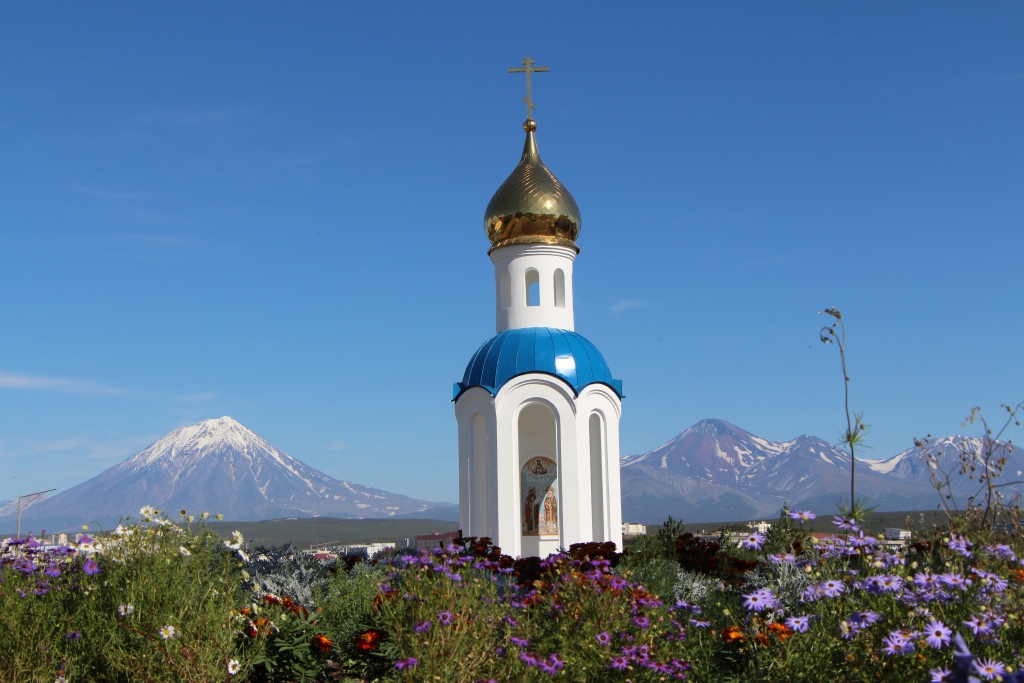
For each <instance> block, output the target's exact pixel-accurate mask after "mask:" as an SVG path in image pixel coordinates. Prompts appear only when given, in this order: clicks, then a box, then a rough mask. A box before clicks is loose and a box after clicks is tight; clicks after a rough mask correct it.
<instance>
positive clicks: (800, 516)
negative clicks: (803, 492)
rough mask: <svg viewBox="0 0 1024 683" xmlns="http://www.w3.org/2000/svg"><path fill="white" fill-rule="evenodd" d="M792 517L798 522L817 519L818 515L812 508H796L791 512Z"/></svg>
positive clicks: (790, 516)
mask: <svg viewBox="0 0 1024 683" xmlns="http://www.w3.org/2000/svg"><path fill="white" fill-rule="evenodd" d="M789 518H790V519H795V520H796V521H798V522H809V521H811V520H812V519H817V518H818V515H816V514H814V513H813V512H811V511H810V510H794V511H793V512H790V513H789Z"/></svg>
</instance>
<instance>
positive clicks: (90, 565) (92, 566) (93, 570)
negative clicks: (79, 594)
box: [82, 557, 100, 576]
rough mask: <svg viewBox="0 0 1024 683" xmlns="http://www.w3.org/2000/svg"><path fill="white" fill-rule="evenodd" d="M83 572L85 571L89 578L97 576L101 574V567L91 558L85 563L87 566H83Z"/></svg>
mask: <svg viewBox="0 0 1024 683" xmlns="http://www.w3.org/2000/svg"><path fill="white" fill-rule="evenodd" d="M82 571H84V572H85V573H86V574H87V575H89V576H93V575H95V574H99V573H100V566H99V565H98V564H96V561H95V560H93V559H92V558H91V557H90V558H89V559H88V560H86V561H85V564H83V565H82Z"/></svg>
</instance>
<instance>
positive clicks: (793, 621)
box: [786, 616, 811, 633]
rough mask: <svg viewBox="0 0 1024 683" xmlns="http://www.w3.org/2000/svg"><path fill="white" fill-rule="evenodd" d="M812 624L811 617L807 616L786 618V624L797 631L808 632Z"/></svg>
mask: <svg viewBox="0 0 1024 683" xmlns="http://www.w3.org/2000/svg"><path fill="white" fill-rule="evenodd" d="M810 625H811V618H810V617H809V616H806V617H790V618H789V619H786V626H788V627H790V628H791V629H793V630H794V631H796V632H797V633H807V629H808V628H809V627H810Z"/></svg>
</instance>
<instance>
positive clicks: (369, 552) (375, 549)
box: [336, 543, 395, 558]
mask: <svg viewBox="0 0 1024 683" xmlns="http://www.w3.org/2000/svg"><path fill="white" fill-rule="evenodd" d="M394 547H395V544H394V543H359V544H356V545H339V546H336V550H337V553H338V555H365V556H366V557H370V558H372V557H373V556H374V555H376V554H377V553H380V552H383V551H385V550H392V549H393V548H394Z"/></svg>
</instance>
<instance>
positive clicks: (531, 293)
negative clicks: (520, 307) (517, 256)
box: [526, 268, 540, 306]
mask: <svg viewBox="0 0 1024 683" xmlns="http://www.w3.org/2000/svg"><path fill="white" fill-rule="evenodd" d="M526 305H527V306H540V273H538V272H537V271H536V269H534V268H530V269H528V270H527V271H526Z"/></svg>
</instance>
